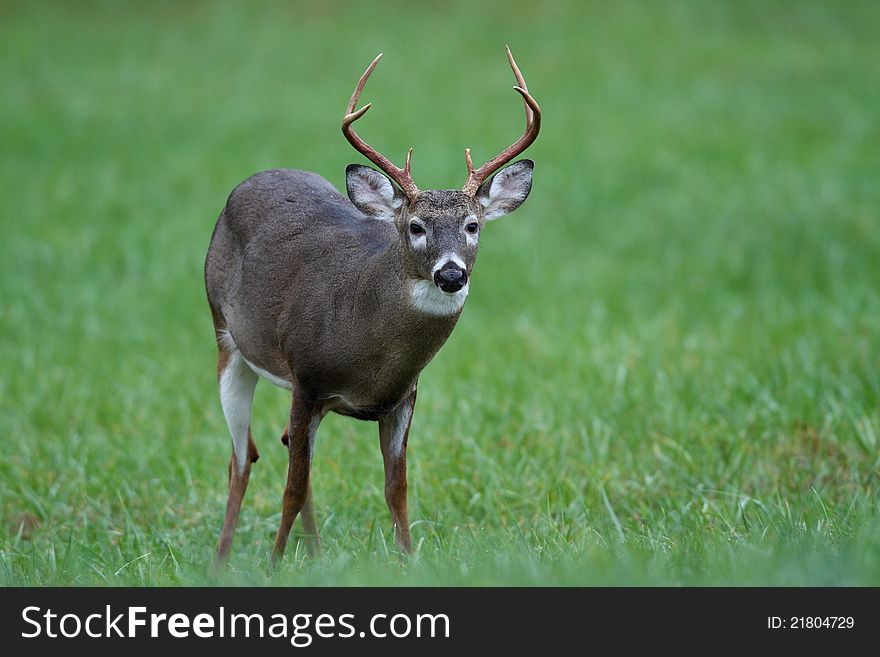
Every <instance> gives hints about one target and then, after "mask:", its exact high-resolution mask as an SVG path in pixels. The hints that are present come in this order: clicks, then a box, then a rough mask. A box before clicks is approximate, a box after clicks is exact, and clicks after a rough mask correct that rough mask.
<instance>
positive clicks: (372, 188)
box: [345, 164, 403, 221]
mask: <svg viewBox="0 0 880 657" xmlns="http://www.w3.org/2000/svg"><path fill="white" fill-rule="evenodd" d="M345 187H346V191H348V198H350V199H351V202H352V203H354V204H355V206H357V209H358V210H360V211H361V212H363V213H364V214H368V215H370V216H371V217H375V218H376V219H383V220H385V221H393V220H394V215H395V212H396V211H397V209H398V208H399V207H400V205H401V203H403V194H402V193H401V192H400V190H399V189H397V188H396V187H395V186H394V185H392V184H391V181H390V180H388V178H386V177H385V175H384V174H382V173H379V172H378V171H376V170H375V169H371V168H370V167H365V166H362V165H360V164H349V165H348V166H347V167H346V168H345Z"/></svg>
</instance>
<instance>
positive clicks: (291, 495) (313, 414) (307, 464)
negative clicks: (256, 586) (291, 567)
mask: <svg viewBox="0 0 880 657" xmlns="http://www.w3.org/2000/svg"><path fill="white" fill-rule="evenodd" d="M300 397H301V395H300V394H299V393H297V392H294V395H293V405H292V407H291V410H290V424H289V426H288V431H287V437H288V444H287V449H288V455H289V462H288V466H287V486H286V487H285V488H284V501H283V505H282V508H281V526H280V527H278V535H277V536H276V537H275V549H274V550H273V552H272V561H273V562H278V561H280V560H281V557H283V556H284V549H285V548H286V547H287V539H288V537H289V536H290V529H291V527H293V522H294V520H296V516H297V514H298V513H299V512H300V511H302V509H303V506H304V505H305V504H306V502H307V500H308V498H309V471H310V469H311V464H312V448H313V447H314V444H315V435H316V434H317V431H318V425H319V424H320V423H321V414H320V411H319V409H317V408H314V407H312V406H310V405H308V404H306V403H305V402H303V401H301V400H300ZM315 531H317V528H315ZM316 540H317V537H316Z"/></svg>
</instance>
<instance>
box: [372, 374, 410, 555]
mask: <svg viewBox="0 0 880 657" xmlns="http://www.w3.org/2000/svg"><path fill="white" fill-rule="evenodd" d="M415 405H416V391H415V390H413V391H412V394H411V395H410V396H409V397H407V398H406V399H404V400H403V401H402V402H401V403H400V405H399V406H398V407H397V408H395V409H394V410H393V411H391V412H390V413H389V414H388V415H386V416H385V417H383V418H382V419H381V420H379V444H380V445H381V447H382V460H383V461H384V463H385V501H386V502H387V503H388V508H389V510H390V511H391V520H392V521H393V522H394V542H395V543H396V544H397V549H398V550H400V551H401V552H406V553H407V554H409V553H411V552H412V539H411V538H410V536H409V517H408V516H407V512H406V443H407V439H408V438H409V425H410V422H412V414H413V408H414V407H415Z"/></svg>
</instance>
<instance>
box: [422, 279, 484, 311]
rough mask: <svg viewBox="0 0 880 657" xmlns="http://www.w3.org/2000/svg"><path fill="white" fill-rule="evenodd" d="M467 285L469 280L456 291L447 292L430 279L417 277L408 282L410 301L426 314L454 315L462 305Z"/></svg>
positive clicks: (466, 292)
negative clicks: (415, 279) (417, 278)
mask: <svg viewBox="0 0 880 657" xmlns="http://www.w3.org/2000/svg"><path fill="white" fill-rule="evenodd" d="M469 287H470V281H468V282H467V283H466V284H465V286H464V287H463V288H461V289H460V290H459V291H458V292H455V293H454V294H447V293H446V292H444V291H443V290H441V289H440V288H439V287H437V286H436V285H434V284H433V283H431V282H430V281H426V280H423V279H419V280H417V281H412V282H411V283H410V302H411V303H412V306H413V308H415V309H416V310H418V311H420V312H423V313H425V314H426V315H439V316H444V315H454V314H455V313H457V312H458V311H460V310H461V308H462V306H464V302H465V300H466V299H467V295H468V288H469Z"/></svg>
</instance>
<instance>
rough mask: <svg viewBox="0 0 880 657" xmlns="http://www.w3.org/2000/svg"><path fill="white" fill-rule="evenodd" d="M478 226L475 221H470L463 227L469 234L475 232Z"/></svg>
mask: <svg viewBox="0 0 880 657" xmlns="http://www.w3.org/2000/svg"><path fill="white" fill-rule="evenodd" d="M479 228H480V225H479V224H478V223H477V222H476V221H472V222H471V223H469V224H468V225H467V226H465V227H464V229H465V230H466V231H467V232H469V233H470V234H471V235H473V234H475V233H476V232H477V230H478V229H479Z"/></svg>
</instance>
